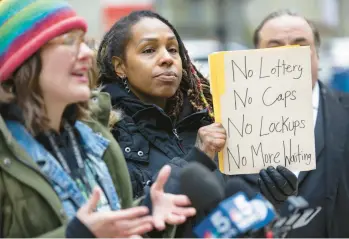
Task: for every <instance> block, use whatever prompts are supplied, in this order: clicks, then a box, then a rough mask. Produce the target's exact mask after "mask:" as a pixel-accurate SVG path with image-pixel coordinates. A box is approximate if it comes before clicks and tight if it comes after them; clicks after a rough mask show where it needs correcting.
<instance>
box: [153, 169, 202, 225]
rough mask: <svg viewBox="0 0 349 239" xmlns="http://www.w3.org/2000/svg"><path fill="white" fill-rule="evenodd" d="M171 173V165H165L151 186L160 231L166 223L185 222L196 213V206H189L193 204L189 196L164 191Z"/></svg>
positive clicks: (155, 220) (154, 211)
mask: <svg viewBox="0 0 349 239" xmlns="http://www.w3.org/2000/svg"><path fill="white" fill-rule="evenodd" d="M170 173H171V167H170V166H168V165H166V166H164V167H163V168H162V169H161V170H160V172H159V175H158V177H157V179H156V181H155V182H154V183H153V185H152V186H151V188H150V196H151V200H152V204H153V217H154V226H155V228H156V229H158V230H159V231H161V230H164V229H165V223H167V224H170V225H179V224H182V223H184V222H185V221H186V220H187V217H192V216H195V214H196V210H195V208H193V207H187V206H189V205H190V204H191V202H190V200H189V198H188V197H187V196H185V195H174V194H170V193H165V192H164V186H165V184H166V182H167V180H168V177H169V176H170Z"/></svg>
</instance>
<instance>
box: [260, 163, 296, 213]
mask: <svg viewBox="0 0 349 239" xmlns="http://www.w3.org/2000/svg"><path fill="white" fill-rule="evenodd" d="M259 176H260V178H259V179H258V184H259V188H260V191H261V192H262V194H263V195H264V196H265V197H266V198H267V199H268V200H269V201H270V202H271V203H272V204H273V205H274V206H276V207H277V206H278V205H280V204H281V203H283V202H284V201H286V199H287V197H288V196H291V195H297V193H298V179H297V177H296V175H295V174H294V173H292V172H291V171H290V170H288V169H287V168H285V167H283V166H277V167H276V169H275V168H274V167H272V166H269V167H268V168H267V169H262V170H261V171H260V172H259Z"/></svg>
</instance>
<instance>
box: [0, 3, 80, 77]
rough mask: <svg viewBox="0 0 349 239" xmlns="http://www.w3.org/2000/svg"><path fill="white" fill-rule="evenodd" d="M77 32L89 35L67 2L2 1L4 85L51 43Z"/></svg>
mask: <svg viewBox="0 0 349 239" xmlns="http://www.w3.org/2000/svg"><path fill="white" fill-rule="evenodd" d="M73 29H82V30H83V31H85V32H86V31H87V24H86V22H85V20H84V19H82V18H81V17H78V16H77V15H76V12H75V11H74V10H73V9H72V8H71V6H70V5H69V4H68V3H67V2H65V1H63V0H0V82H2V81H5V80H7V79H8V78H9V77H10V76H11V74H13V73H14V71H15V70H16V69H17V68H18V67H19V66H20V65H21V64H23V63H24V62H25V61H26V60H27V59H28V58H29V57H30V56H32V55H33V54H34V53H35V52H36V51H38V50H39V49H40V48H41V47H42V46H43V45H44V44H45V43H47V42H48V41H49V40H51V39H53V38H55V37H57V36H59V35H61V34H64V33H66V32H68V31H70V30H73Z"/></svg>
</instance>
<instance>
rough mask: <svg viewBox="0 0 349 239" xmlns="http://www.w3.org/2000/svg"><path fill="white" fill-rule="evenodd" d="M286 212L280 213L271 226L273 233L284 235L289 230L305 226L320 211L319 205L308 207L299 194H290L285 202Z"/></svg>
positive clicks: (279, 235)
mask: <svg viewBox="0 0 349 239" xmlns="http://www.w3.org/2000/svg"><path fill="white" fill-rule="evenodd" d="M285 207H286V208H287V213H284V214H283V215H281V216H280V217H279V218H278V219H277V220H275V221H274V222H273V224H272V226H271V230H272V232H273V234H274V235H278V237H286V235H287V233H288V232H289V231H291V230H294V229H297V228H300V227H305V226H307V225H308V224H309V223H310V221H311V220H313V218H314V217H315V216H316V215H317V214H319V213H320V211H321V209H322V208H321V207H316V208H310V207H309V203H308V202H307V201H306V200H305V199H304V198H303V197H301V196H298V197H296V196H290V197H288V199H287V200H286V202H285Z"/></svg>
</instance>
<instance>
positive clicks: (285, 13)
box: [253, 9, 321, 48]
mask: <svg viewBox="0 0 349 239" xmlns="http://www.w3.org/2000/svg"><path fill="white" fill-rule="evenodd" d="M282 16H293V17H301V18H303V19H304V20H305V21H306V22H307V23H308V24H309V26H310V28H311V30H312V32H313V36H314V41H315V46H316V47H317V48H319V47H320V45H321V38H320V33H319V30H318V29H317V28H316V27H315V25H314V23H313V22H312V21H310V20H309V19H307V18H305V17H304V16H302V15H300V14H298V13H296V12H293V11H291V10H289V9H282V10H278V11H275V12H272V13H270V14H269V15H267V16H266V17H265V18H264V19H263V21H262V22H261V23H260V24H259V25H258V26H257V28H256V29H255V31H254V33H253V44H254V46H255V47H257V46H258V44H259V41H260V34H259V33H260V31H261V30H262V28H263V27H264V25H265V24H266V23H267V22H268V21H270V20H272V19H275V18H278V17H282Z"/></svg>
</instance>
